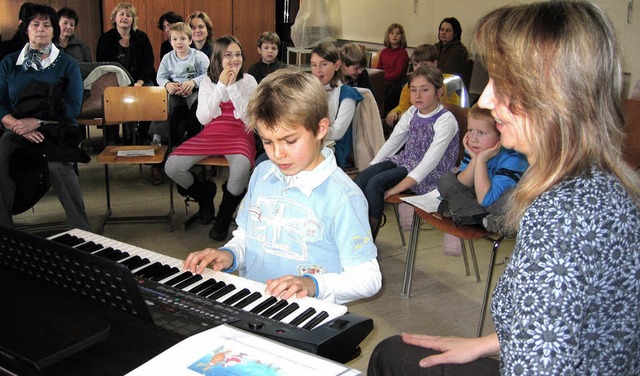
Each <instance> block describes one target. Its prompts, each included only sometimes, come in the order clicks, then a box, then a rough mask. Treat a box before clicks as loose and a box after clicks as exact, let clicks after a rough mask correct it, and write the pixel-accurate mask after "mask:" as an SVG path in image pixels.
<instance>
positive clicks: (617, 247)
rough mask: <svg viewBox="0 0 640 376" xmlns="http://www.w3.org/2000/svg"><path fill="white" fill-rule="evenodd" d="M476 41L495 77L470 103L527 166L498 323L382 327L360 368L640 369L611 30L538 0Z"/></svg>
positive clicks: (628, 176) (383, 371) (630, 212)
mask: <svg viewBox="0 0 640 376" xmlns="http://www.w3.org/2000/svg"><path fill="white" fill-rule="evenodd" d="M475 42H476V45H477V52H478V55H479V56H482V58H483V59H484V60H485V66H486V67H487V70H488V73H489V77H490V80H489V84H488V85H487V87H486V88H485V90H484V92H483V94H482V96H481V97H480V100H479V101H478V104H479V105H480V106H481V107H484V108H487V109H489V110H491V113H492V115H493V116H494V118H495V119H496V123H497V128H498V130H499V131H500V133H501V142H502V145H503V146H504V147H505V148H511V149H515V150H516V151H519V152H521V153H523V154H525V155H526V157H527V159H528V161H529V164H530V167H529V169H528V170H527V172H526V173H525V174H524V176H523V178H522V180H520V183H519V185H518V187H517V188H516V190H515V192H514V194H513V196H512V200H511V202H510V203H509V206H508V217H507V218H508V220H507V223H506V225H508V226H511V227H512V228H514V229H517V230H518V235H517V239H516V245H515V248H514V251H513V255H512V256H511V259H510V260H509V264H508V266H507V268H506V270H505V271H504V273H503V275H502V277H501V278H500V280H499V282H498V284H497V286H496V288H495V290H494V292H493V298H492V304H491V312H492V316H493V321H494V323H495V327H496V333H493V334H490V335H487V336H484V337H480V338H472V339H470V338H458V337H437V336H428V335H417V334H402V335H401V336H396V337H391V338H389V339H386V340H385V341H383V342H381V343H380V344H379V345H378V347H377V348H376V350H374V353H373V355H372V356H371V360H370V363H369V372H368V375H370V376H375V375H394V374H402V375H416V374H420V375H431V374H438V375H441V374H447V375H467V374H472V375H497V374H503V375H568V374H571V375H573V374H579V375H585V374H594V375H638V374H640V335H639V331H638V317H640V305H639V302H638V300H639V296H640V284H639V283H638V276H639V275H640V249H639V248H638V244H639V243H640V209H639V202H640V181H639V178H638V174H637V173H636V172H634V171H632V170H631V168H630V167H629V166H628V165H627V164H626V163H625V162H624V161H623V160H622V137H623V127H624V117H623V114H622V110H621V93H622V69H621V60H620V55H619V50H618V41H617V39H616V36H615V33H614V27H613V25H612V23H611V22H610V21H609V19H608V18H607V16H606V15H605V13H604V12H603V11H602V10H601V9H600V8H598V7H597V6H595V5H593V4H590V3H588V2H574V1H550V2H537V3H532V4H527V5H515V6H507V7H504V8H500V9H497V10H494V11H492V12H490V13H489V14H487V15H486V16H484V17H482V18H481V19H480V21H479V22H478V26H477V30H476V34H475ZM427 319H428V318H427ZM497 354H499V355H500V361H499V362H498V361H497V360H495V359H491V358H488V357H489V356H491V355H497Z"/></svg>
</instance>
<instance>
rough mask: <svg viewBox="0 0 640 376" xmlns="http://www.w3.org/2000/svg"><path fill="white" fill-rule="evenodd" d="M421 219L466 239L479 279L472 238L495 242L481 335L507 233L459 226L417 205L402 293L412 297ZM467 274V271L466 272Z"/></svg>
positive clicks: (481, 320)
mask: <svg viewBox="0 0 640 376" xmlns="http://www.w3.org/2000/svg"><path fill="white" fill-rule="evenodd" d="M420 220H424V221H425V222H427V223H428V224H430V225H432V226H433V227H435V228H437V229H438V230H440V231H442V232H446V233H448V234H451V235H453V236H457V237H459V238H460V239H461V240H462V242H463V243H462V244H463V245H464V241H465V240H466V241H467V242H468V243H469V249H470V251H471V257H472V259H473V262H474V266H475V269H476V270H475V271H476V279H477V280H478V281H480V274H479V271H478V266H477V259H476V251H475V248H474V247H473V241H474V240H479V239H485V240H488V241H490V242H492V243H493V247H492V248H491V255H490V257H489V268H488V272H487V279H486V281H485V287H484V294H483V297H482V307H481V310H480V318H479V320H478V330H477V336H478V337H480V336H481V335H482V330H483V328H484V319H485V316H486V311H487V305H488V303H489V289H490V288H491V282H492V280H493V269H494V265H495V260H496V254H497V252H498V248H499V247H500V244H501V243H502V241H503V240H504V239H506V237H505V236H501V235H498V234H494V233H491V232H489V231H487V230H485V229H483V228H480V227H474V226H462V227H456V226H455V225H454V224H453V222H452V221H451V218H442V217H441V216H440V215H438V214H437V213H427V212H425V211H424V210H422V209H419V208H415V209H414V214H413V222H412V224H411V237H410V238H409V246H408V247H407V258H406V263H405V270H404V276H403V279H402V295H404V296H405V297H407V298H409V296H410V294H411V284H412V281H413V270H414V267H415V259H416V248H417V245H418V237H419V235H420ZM462 254H463V255H466V250H465V249H464V248H463V252H462ZM467 274H468V273H467Z"/></svg>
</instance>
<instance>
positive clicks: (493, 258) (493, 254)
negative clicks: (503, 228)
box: [476, 236, 506, 337]
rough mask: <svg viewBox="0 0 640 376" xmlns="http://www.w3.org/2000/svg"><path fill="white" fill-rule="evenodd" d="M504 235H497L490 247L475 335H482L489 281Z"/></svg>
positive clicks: (489, 286) (490, 280) (491, 278)
mask: <svg viewBox="0 0 640 376" xmlns="http://www.w3.org/2000/svg"><path fill="white" fill-rule="evenodd" d="M505 238H506V237H505V236H501V237H499V238H498V239H497V240H495V241H494V242H493V247H492V249H491V257H490V258H489V270H488V271H487V281H486V282H485V285H484V295H483V297H482V308H481V309H480V321H479V322H478V332H477V334H476V335H477V336H478V337H480V336H482V329H484V319H485V316H486V313H487V305H488V303H489V289H490V288H491V282H492V280H493V267H494V266H495V262H496V254H497V253H498V248H499V247H500V243H502V241H503V240H504V239H505ZM487 239H488V240H493V239H491V238H487Z"/></svg>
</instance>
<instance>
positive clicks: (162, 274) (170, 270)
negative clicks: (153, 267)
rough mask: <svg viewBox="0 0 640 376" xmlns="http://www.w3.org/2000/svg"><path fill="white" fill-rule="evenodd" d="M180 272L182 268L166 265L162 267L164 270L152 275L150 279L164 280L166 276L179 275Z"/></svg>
mask: <svg viewBox="0 0 640 376" xmlns="http://www.w3.org/2000/svg"><path fill="white" fill-rule="evenodd" d="M178 273H180V269H178V268H176V267H173V268H172V267H170V266H169V265H164V266H163V267H162V270H161V271H160V272H159V273H158V274H157V275H155V276H153V277H151V278H150V279H151V280H153V281H162V280H163V279H165V278H169V277H170V276H172V275H174V274H175V275H177V274H178Z"/></svg>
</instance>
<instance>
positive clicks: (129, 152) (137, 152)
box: [118, 149, 156, 157]
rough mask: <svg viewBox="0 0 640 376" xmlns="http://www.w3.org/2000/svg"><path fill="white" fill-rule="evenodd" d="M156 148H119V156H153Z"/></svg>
mask: <svg viewBox="0 0 640 376" xmlns="http://www.w3.org/2000/svg"><path fill="white" fill-rule="evenodd" d="M155 152H156V151H155V150H154V149H118V157H153V156H154V155H155Z"/></svg>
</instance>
